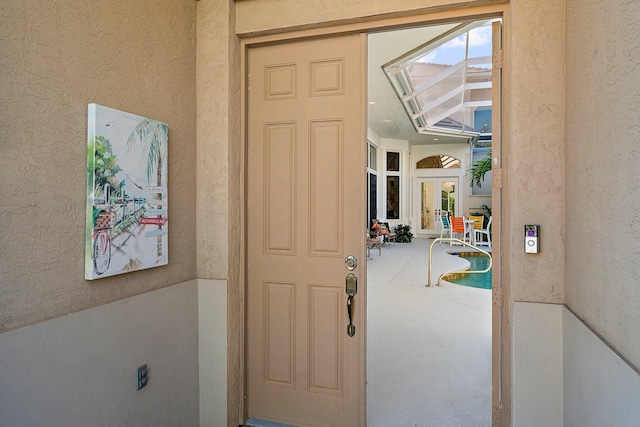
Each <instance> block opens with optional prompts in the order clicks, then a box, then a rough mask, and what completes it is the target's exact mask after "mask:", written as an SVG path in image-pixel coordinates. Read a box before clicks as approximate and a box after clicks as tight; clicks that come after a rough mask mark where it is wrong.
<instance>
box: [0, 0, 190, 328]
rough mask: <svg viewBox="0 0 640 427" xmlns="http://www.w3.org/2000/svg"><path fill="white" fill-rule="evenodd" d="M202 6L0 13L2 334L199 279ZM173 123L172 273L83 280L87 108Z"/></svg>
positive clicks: (48, 7)
mask: <svg viewBox="0 0 640 427" xmlns="http://www.w3.org/2000/svg"><path fill="white" fill-rule="evenodd" d="M195 19H196V2H195V1H173V0H138V1H135V2H129V1H124V0H104V1H102V0H101V1H99V2H93V1H91V2H87V1H82V0H60V1H56V2H43V1H39V0H8V1H3V2H1V3H0V40H2V43H1V44H0V49H1V50H0V99H1V100H2V102H0V129H2V131H1V132H0V151H1V152H2V155H1V156H0V331H5V330H10V329H13V328H16V327H20V326H24V325H28V324H33V323H36V322H40V321H43V320H46V319H50V318H54V317H57V316H60V315H63V314H67V313H70V312H74V311H77V310H81V309H86V308H89V307H93V306H97V305H100V304H104V303H106V302H110V301H114V300H117V299H121V298H125V297H128V296H131V295H135V294H140V293H143V292H147V291H150V290H154V289H158V288H162V287H165V286H168V285H171V284H175V283H179V282H183V281H185V280H188V279H193V278H195V265H196V264H195V249H196V247H195V241H194V240H195V182H196V181H195V171H194V167H193V165H194V164H195V128H196V122H195V116H196V103H195V45H196V40H195ZM91 102H95V103H99V104H102V105H105V106H109V107H113V108H117V109H120V110H124V111H128V112H131V113H135V114H139V115H142V116H146V117H151V118H154V119H157V120H161V121H163V122H166V123H168V124H169V197H170V200H171V203H170V206H169V218H170V221H171V227H170V231H169V265H168V266H166V267H160V268H155V269H150V270H145V271H142V272H136V273H130V274H125V275H120V276H116V277H112V278H106V279H100V280H97V281H92V282H87V281H85V280H84V238H85V237H84V236H85V198H86V162H87V155H86V145H87V141H86V138H87V104H89V103H91Z"/></svg>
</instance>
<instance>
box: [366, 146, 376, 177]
mask: <svg viewBox="0 0 640 427" xmlns="http://www.w3.org/2000/svg"><path fill="white" fill-rule="evenodd" d="M368 146H369V156H368V163H367V167H368V168H369V169H371V170H374V171H375V170H378V166H377V161H378V158H377V153H376V150H377V149H376V146H375V145H373V144H371V143H369V144H368Z"/></svg>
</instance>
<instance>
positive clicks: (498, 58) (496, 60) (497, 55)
mask: <svg viewBox="0 0 640 427" xmlns="http://www.w3.org/2000/svg"><path fill="white" fill-rule="evenodd" d="M493 68H502V49H495V50H494V51H493Z"/></svg>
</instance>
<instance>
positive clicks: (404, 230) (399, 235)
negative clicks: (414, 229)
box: [394, 224, 413, 243]
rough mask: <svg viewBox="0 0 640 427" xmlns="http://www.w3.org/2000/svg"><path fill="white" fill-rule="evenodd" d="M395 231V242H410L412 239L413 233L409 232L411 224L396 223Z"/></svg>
mask: <svg viewBox="0 0 640 427" xmlns="http://www.w3.org/2000/svg"><path fill="white" fill-rule="evenodd" d="M394 232H395V233H396V242H400V243H410V242H411V239H413V233H411V226H410V225H404V224H398V225H396V228H395V229H394Z"/></svg>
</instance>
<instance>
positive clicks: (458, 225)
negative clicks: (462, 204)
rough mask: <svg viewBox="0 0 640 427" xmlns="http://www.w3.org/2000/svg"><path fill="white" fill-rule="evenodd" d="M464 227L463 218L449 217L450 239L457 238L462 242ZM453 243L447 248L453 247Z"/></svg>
mask: <svg viewBox="0 0 640 427" xmlns="http://www.w3.org/2000/svg"><path fill="white" fill-rule="evenodd" d="M464 234H465V227H464V217H461V216H452V217H451V237H457V238H459V239H460V240H464ZM453 244H454V243H453V242H450V243H449V246H453Z"/></svg>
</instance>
